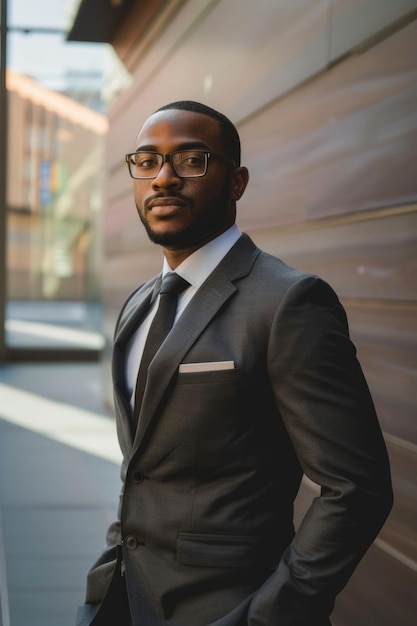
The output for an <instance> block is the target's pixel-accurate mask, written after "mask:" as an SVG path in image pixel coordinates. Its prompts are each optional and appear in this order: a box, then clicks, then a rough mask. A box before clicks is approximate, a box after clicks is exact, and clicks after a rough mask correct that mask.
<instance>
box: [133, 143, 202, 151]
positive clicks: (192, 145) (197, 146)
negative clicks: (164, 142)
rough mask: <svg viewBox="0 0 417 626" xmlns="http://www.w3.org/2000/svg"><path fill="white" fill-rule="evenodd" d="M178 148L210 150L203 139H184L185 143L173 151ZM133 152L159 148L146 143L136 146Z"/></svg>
mask: <svg viewBox="0 0 417 626" xmlns="http://www.w3.org/2000/svg"><path fill="white" fill-rule="evenodd" d="M178 150H207V151H208V152H212V150H211V148H210V147H209V146H208V145H207V144H206V143H204V142H203V141H186V142H185V143H181V144H179V146H178V147H177V148H176V149H175V150H174V152H177V151H178ZM135 152H159V150H158V148H157V146H154V145H152V144H148V145H146V146H139V147H138V148H136V150H135Z"/></svg>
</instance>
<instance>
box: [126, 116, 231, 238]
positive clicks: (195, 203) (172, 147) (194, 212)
mask: <svg viewBox="0 0 417 626" xmlns="http://www.w3.org/2000/svg"><path fill="white" fill-rule="evenodd" d="M190 148H194V149H200V150H207V151H208V152H213V153H217V154H221V155H222V154H224V150H223V145H222V139H221V131H220V125H219V123H218V122H217V120H215V119H213V118H211V117H209V116H207V115H203V114H201V113H194V112H192V111H179V110H175V109H172V110H165V111H160V112H158V113H155V114H154V115H152V116H151V117H150V118H149V119H148V120H147V122H146V123H145V125H144V126H143V128H142V130H141V131H140V133H139V135H138V139H137V146H136V150H146V151H153V152H160V153H161V154H170V153H171V152H175V151H177V150H182V149H190ZM237 169H239V168H237ZM235 171H236V170H235V168H233V167H232V166H230V165H228V164H226V163H224V162H222V161H218V160H209V163H208V169H207V173H206V175H205V176H202V177H201V178H179V177H178V176H177V175H176V173H175V172H174V170H173V169H172V166H171V164H170V163H169V162H165V163H164V164H163V166H162V169H161V171H160V172H159V174H158V175H157V177H156V178H153V179H147V180H134V181H133V189H134V197H135V202H136V207H137V210H138V213H139V217H140V219H141V221H142V223H143V225H144V226H145V228H146V231H147V233H148V235H149V237H150V239H151V240H152V241H153V242H154V243H157V244H160V245H162V246H164V247H166V248H170V249H173V250H182V249H190V248H198V247H200V246H201V245H204V243H207V242H208V241H210V240H211V239H213V238H214V237H216V236H217V235H219V234H220V233H222V232H223V231H225V230H226V229H227V228H229V226H231V225H232V224H233V222H234V220H235V200H236V199H237V197H238V195H240V193H239V194H238V195H237V192H236V181H234V179H235V174H234V172H235ZM242 193H243V191H242Z"/></svg>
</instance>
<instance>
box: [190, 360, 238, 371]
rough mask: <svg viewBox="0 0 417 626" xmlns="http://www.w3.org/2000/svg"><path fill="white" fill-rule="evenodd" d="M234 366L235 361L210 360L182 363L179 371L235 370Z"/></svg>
mask: <svg viewBox="0 0 417 626" xmlns="http://www.w3.org/2000/svg"><path fill="white" fill-rule="evenodd" d="M234 368H235V363H234V361H208V362H207V363H181V365H180V366H179V368H178V371H179V372H180V373H189V372H213V371H217V370H233V369H234Z"/></svg>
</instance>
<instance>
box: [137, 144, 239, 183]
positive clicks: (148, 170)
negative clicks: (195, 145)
mask: <svg viewBox="0 0 417 626" xmlns="http://www.w3.org/2000/svg"><path fill="white" fill-rule="evenodd" d="M125 158H126V162H127V165H128V167H129V174H130V175H131V177H132V178H136V179H146V178H156V177H157V176H158V174H159V172H160V171H161V168H162V166H163V164H164V163H165V162H166V161H168V163H169V164H170V165H171V167H172V169H173V170H174V172H175V174H176V175H177V176H179V177H180V178H198V177H200V176H205V175H206V174H207V167H208V162H209V160H210V159H216V160H218V161H224V162H225V163H229V165H232V166H233V167H236V164H235V162H234V161H233V159H231V158H230V157H227V156H223V155H222V154H214V153H213V152H205V151H204V150H178V151H177V152H171V154H160V153H159V152H141V151H139V152H133V153H132V154H126V157H125Z"/></svg>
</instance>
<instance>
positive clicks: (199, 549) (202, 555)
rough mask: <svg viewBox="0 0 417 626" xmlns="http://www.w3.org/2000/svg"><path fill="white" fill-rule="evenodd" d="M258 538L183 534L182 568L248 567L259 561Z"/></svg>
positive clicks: (180, 546) (180, 545)
mask: <svg viewBox="0 0 417 626" xmlns="http://www.w3.org/2000/svg"><path fill="white" fill-rule="evenodd" d="M258 544H259V541H258V538H257V537H252V536H245V535H243V536H239V535H237V536H236V535H217V534H206V533H190V532H179V533H178V537H177V558H178V561H179V563H181V564H182V565H200V566H202V567H247V566H249V565H251V564H253V563H254V562H256V560H257V558H256V556H257V546H258Z"/></svg>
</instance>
